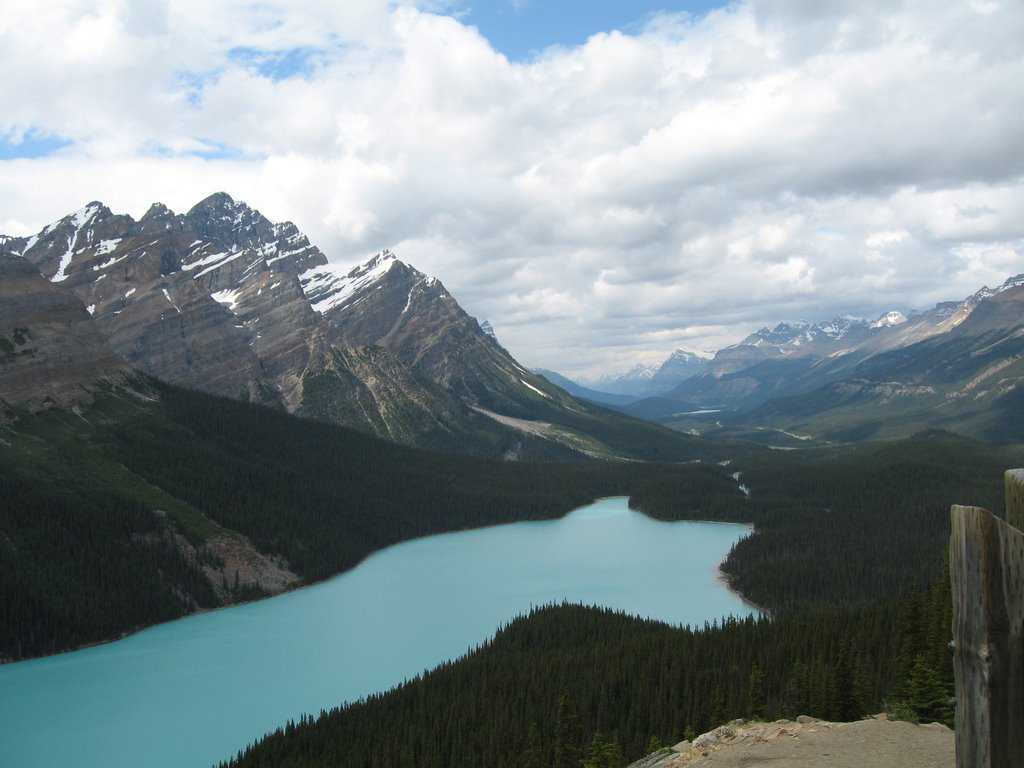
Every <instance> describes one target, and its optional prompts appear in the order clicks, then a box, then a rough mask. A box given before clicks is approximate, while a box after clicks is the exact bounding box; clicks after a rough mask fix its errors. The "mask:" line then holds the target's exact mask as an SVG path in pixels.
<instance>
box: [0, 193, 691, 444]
mask: <svg viewBox="0 0 1024 768" xmlns="http://www.w3.org/2000/svg"><path fill="white" fill-rule="evenodd" d="M4 242H5V248H7V249H8V250H10V251H11V252H13V253H16V254H19V255H21V256H23V257H24V258H25V259H27V260H28V261H30V262H31V263H32V264H34V265H35V266H36V267H37V268H38V269H39V271H40V272H41V273H42V274H43V275H44V276H45V277H47V278H49V280H50V281H51V283H53V284H54V285H59V286H61V287H62V288H66V289H68V290H70V291H72V292H74V294H76V295H77V296H78V297H79V298H80V299H81V301H82V302H83V303H84V304H85V306H86V307H87V309H88V312H89V313H90V314H91V315H92V318H93V322H94V325H95V327H96V329H97V330H98V331H99V333H100V334H101V335H102V336H103V337H104V338H105V339H106V340H107V341H108V342H109V344H110V346H111V347H112V349H113V350H114V351H115V352H116V353H117V354H118V355H120V356H122V357H123V358H124V359H125V360H127V362H128V363H129V364H130V365H131V366H132V367H133V368H135V369H136V370H139V371H142V372H144V373H147V374H150V375H153V376H156V377H158V378H160V379H162V380H164V381H168V382H170V383H173V384H176V385H180V386H187V387H192V388H196V389H201V390H203V391H206V392H209V393H212V394H217V395H226V396H228V397H232V398H235V399H240V400H245V401H250V402H256V403H261V404H265V405H270V406H273V407H277V408H281V409H284V410H287V411H289V412H292V413H297V414H299V415H308V416H312V417H315V418H322V419H328V420H331V421H334V422H336V423H339V424H344V425H348V426H352V427H356V428H359V429H362V430H364V431H367V432H370V433H372V434H376V435H379V436H382V437H387V438H389V439H392V440H396V441H398V442H402V443H405V444H410V445H421V446H425V447H433V448H440V449H444V450H456V451H471V452H477V453H486V454H490V455H507V456H537V457H541V456H547V457H554V456H565V457H568V456H571V455H574V454H575V455H577V456H578V455H580V453H581V452H583V453H590V454H597V455H606V456H611V455H619V454H618V453H617V452H618V451H622V450H625V451H626V452H625V453H624V454H621V455H623V456H624V457H628V458H645V457H651V456H658V457H671V458H689V457H690V456H691V455H692V453H693V446H692V445H691V444H689V443H688V442H687V440H686V438H681V437H680V436H678V435H673V434H671V433H668V432H664V431H659V430H657V429H656V428H649V427H638V426H637V425H634V424H629V423H627V422H625V421H623V420H622V419H621V417H618V416H615V415H612V414H607V413H604V412H601V411H599V410H595V409H592V408H590V407H589V406H583V405H581V404H580V403H578V402H577V401H576V400H574V399H573V398H572V397H571V396H569V395H567V394H566V393H565V392H564V391H562V390H560V389H558V388H557V387H554V386H553V385H551V384H550V383H549V382H547V381H546V380H545V379H543V378H542V377H539V376H536V375H534V374H532V373H529V372H528V371H526V370H524V369H523V368H522V366H520V365H519V364H518V363H517V362H516V361H515V360H514V359H513V358H512V357H511V355H509V354H508V352H507V351H506V350H505V349H503V348H502V347H501V345H500V344H498V343H497V341H496V340H495V339H494V337H493V333H487V332H486V331H484V330H483V329H482V328H481V326H480V324H479V323H478V322H477V321H476V320H475V319H474V318H472V317H470V316H469V315H468V314H466V313H465V312H464V311H463V310H462V308H461V307H460V306H459V305H458V302H456V301H455V299H454V298H453V297H452V296H451V294H449V293H448V291H447V290H445V288H444V286H443V285H442V284H441V282H440V281H438V280H436V279H435V278H432V277H428V276H426V275H423V274H422V273H420V272H418V271H417V270H415V269H414V268H412V267H411V266H409V265H407V264H404V263H403V262H401V261H399V260H398V259H397V257H395V256H394V254H392V253H390V252H388V251H384V252H382V253H380V254H378V255H377V256H375V257H373V258H371V259H370V260H369V261H367V262H366V263H364V264H362V265H359V266H357V267H356V268H354V269H351V270H348V271H344V270H340V269H338V268H337V267H334V266H332V265H330V264H329V263H328V261H327V257H326V256H325V255H324V254H323V253H322V252H321V251H320V250H319V249H317V248H316V247H315V246H313V245H311V244H310V242H309V240H308V238H306V237H305V235H303V234H302V233H301V232H299V230H298V229H297V228H296V227H295V226H294V225H293V224H291V223H290V222H285V223H279V224H275V223H272V222H270V221H269V220H268V219H266V218H265V217H264V216H262V215H261V214H260V213H259V212H257V211H254V210H253V209H251V208H249V207H248V206H246V205H245V204H244V203H241V202H236V201H235V200H233V199H232V198H231V197H229V196H228V195H226V194H224V193H218V194H215V195H212V196H210V197H208V198H206V199H205V200H203V201H201V202H200V203H198V204H197V205H196V206H194V207H193V208H192V209H191V210H190V211H188V212H187V213H186V214H183V215H178V214H174V213H173V212H171V211H170V210H168V209H167V208H166V207H165V206H163V205H160V204H155V205H153V206H152V207H151V208H150V209H149V211H147V213H146V214H145V215H144V216H143V217H142V218H141V219H140V220H139V221H137V222H136V221H134V220H133V219H132V218H131V217H128V216H123V215H115V214H113V213H112V212H111V211H110V210H109V209H108V208H106V207H105V206H103V205H102V204H100V203H95V202H94V203H90V204H89V205H87V206H86V207H84V208H83V209H81V210H80V211H77V212H75V213H73V214H70V215H69V216H66V217H64V218H62V219H61V220H59V221H57V222H55V223H53V224H51V225H49V226H47V227H45V228H44V229H43V230H42V231H40V232H39V233H38V234H37V235H35V236H33V237H31V238H5V240H4ZM510 419H511V420H512V421H510ZM510 424H512V425H518V426H521V427H522V428H521V429H516V428H515V427H514V426H510ZM622 429H626V430H628V431H632V432H636V431H637V430H641V431H642V430H644V429H646V430H648V433H647V434H648V436H649V437H650V440H649V441H647V440H636V439H633V438H629V439H620V437H619V434H618V433H619V432H621V431H622ZM527 435H532V436H534V438H535V437H536V436H538V435H539V436H541V437H542V438H543V439H542V440H540V441H538V440H536V439H531V440H525V439H524V437H525V436H527ZM648 442H650V443H651V444H652V445H653V446H654V447H653V448H651V447H650V446H648V445H647V443H648ZM613 446H615V447H613Z"/></svg>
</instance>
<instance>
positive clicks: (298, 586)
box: [0, 496, 771, 667]
mask: <svg viewBox="0 0 1024 768" xmlns="http://www.w3.org/2000/svg"><path fill="white" fill-rule="evenodd" d="M617 498H623V499H626V500H627V502H626V503H627V507H628V508H629V510H630V511H631V512H635V513H637V514H639V515H643V516H644V517H647V518H648V519H650V520H654V521H656V522H661V523H666V522H677V523H713V524H715V525H737V526H741V527H743V528H746V529H748V530H749V531H750V533H751V534H753V533H754V532H755V529H754V526H753V524H751V523H738V522H735V521H724V520H672V521H669V520H662V519H660V518H657V517H654V516H652V515H650V514H648V513H647V512H645V511H643V510H640V509H634V508H633V507H631V506H629V497H628V496H598V497H595V498H594V499H592V500H591V501H588V502H586V503H584V504H582V505H580V506H577V507H573V508H572V509H569V510H567V511H566V512H564V513H563V514H562V515H559V516H558V517H554V518H545V519H541V520H536V519H525V520H514V521H511V522H503V523H488V524H487V525H481V526H479V527H475V528H452V529H449V530H444V531H437V532H434V533H427V534H424V535H423V536H413V537H410V538H406V539H400V540H398V541H395V542H393V543H391V544H387V545H386V546H383V547H381V548H380V549H376V550H374V551H372V552H369V553H367V554H366V555H365V556H364V557H362V558H361V559H360V560H359V561H358V562H357V563H355V564H353V565H352V566H350V567H348V568H346V569H344V570H341V571H338V572H337V573H332V574H331V575H329V576H326V577H324V578H322V579H319V580H317V581H311V582H300V583H295V584H293V585H291V586H289V587H287V588H285V589H283V590H281V591H280V592H275V593H274V594H270V595H264V596H262V597H256V598H252V599H250V600H239V601H238V602H234V603H227V604H224V605H217V606H213V607H210V608H197V609H196V610H194V611H189V612H188V613H184V614H182V615H181V616H178V617H176V618H173V619H167V620H166V621H158V622H155V623H153V624H145V625H141V626H137V627H133V628H132V629H129V630H125V631H123V632H121V633H120V634H119V635H117V636H116V637H109V638H104V639H101V640H93V641H91V642H88V643H82V644H81V645H76V646H73V647H71V648H65V649H63V650H60V651H54V652H53V653H44V654H41V655H38V656H25V657H23V658H20V659H9V658H0V667H3V666H7V665H9V664H20V663H22V662H27V661H35V660H38V659H49V658H54V657H59V656H63V655H66V654H69V653H75V652H77V651H85V650H88V649H90V648H97V647H100V646H104V645H110V644H112V643H117V642H120V641H121V640H125V639H127V638H129V637H132V636H133V635H137V634H139V633H140V632H145V631H146V630H147V629H152V628H154V627H160V626H164V625H167V624H174V623H175V622H179V621H184V620H185V619H189V618H192V617H193V616H200V615H203V614H207V613H215V612H217V611H223V610H227V609H229V608H237V607H238V606H241V605H249V604H252V603H258V602H264V601H267V600H272V599H273V598H275V597H282V596H284V595H288V594H292V593H294V592H297V591H300V590H304V589H309V588H310V587H316V586H319V585H322V584H325V583H327V582H329V581H331V580H333V579H336V578H338V577H340V576H344V575H345V574H347V573H351V572H352V571H354V570H355V569H356V568H358V567H360V566H361V565H363V564H364V563H365V562H366V561H367V560H369V559H370V558H372V557H374V556H375V555H377V554H378V553H380V552H383V551H384V550H386V549H388V548H390V547H396V546H398V545H400V544H405V543H408V542H411V541H418V540H421V539H426V538H430V537H431V536H447V535H450V534H453V533H460V532H466V531H484V530H487V529H489V528H498V527H501V526H505V525H518V524H520V523H542V522H551V521H553V520H559V519H563V518H565V517H567V516H568V515H571V514H572V513H573V512H575V511H577V510H579V509H585V508H586V507H588V506H590V505H592V504H597V503H598V502H601V501H607V500H609V499H617ZM724 564H725V560H722V562H721V563H719V564H718V567H717V575H716V581H717V582H718V583H720V584H722V586H723V587H725V589H727V590H728V591H729V592H731V593H732V594H733V595H735V596H736V597H737V598H739V599H740V600H741V601H742V602H743V603H744V604H745V605H747V606H749V607H751V608H754V609H755V610H757V611H759V612H760V613H762V614H764V615H765V616H768V617H769V618H771V612H770V611H768V610H766V609H765V608H763V607H761V606H759V605H757V604H756V603H754V602H753V601H751V600H749V599H748V598H747V597H746V596H745V595H744V594H743V593H742V592H740V591H739V590H737V589H735V588H734V587H733V586H732V584H731V582H730V580H729V578H730V577H729V575H728V574H727V573H725V571H723V570H722V565H724Z"/></svg>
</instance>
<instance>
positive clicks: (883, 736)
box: [631, 717, 956, 768]
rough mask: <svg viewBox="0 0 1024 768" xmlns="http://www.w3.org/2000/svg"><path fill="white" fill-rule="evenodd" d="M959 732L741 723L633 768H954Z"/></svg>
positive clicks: (865, 723) (868, 723)
mask: <svg viewBox="0 0 1024 768" xmlns="http://www.w3.org/2000/svg"><path fill="white" fill-rule="evenodd" d="M955 765H956V758H955V747H954V741H953V732H952V731H951V730H950V729H949V728H947V727H946V726H944V725H938V724H929V725H914V724H912V723H906V722H902V721H894V720H893V721H891V720H885V719H880V718H879V719H870V720H860V721H858V722H854V723H829V722H826V721H823V720H815V719H814V718H810V717H801V718H798V721H796V722H793V721H789V720H778V721H776V722H774V723H757V722H745V721H740V720H735V721H733V722H731V723H729V724H728V725H723V726H721V727H719V728H716V729H715V730H713V731H710V732H708V733H705V734H703V735H701V736H698V737H697V738H696V739H694V740H693V742H692V743H691V742H688V741H684V742H681V743H680V744H677V745H676V746H675V747H673V748H672V753H671V754H668V755H664V756H661V757H649V758H646V759H645V760H641V761H638V762H637V763H634V764H633V766H631V768H634V767H635V768H682V767H683V766H687V767H689V766H693V767H694V768H696V766H710V768H758V767H759V766H764V767H765V768H954V766H955Z"/></svg>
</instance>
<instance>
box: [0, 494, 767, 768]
mask: <svg viewBox="0 0 1024 768" xmlns="http://www.w3.org/2000/svg"><path fill="white" fill-rule="evenodd" d="M747 533H748V530H747V529H746V528H743V527H741V526H735V525H724V524H718V523H662V522H657V521H654V520H651V519H650V518H647V517H645V516H644V515H641V514H639V513H636V512H631V511H629V509H628V508H627V505H626V499H624V498H613V499H603V500H601V501H598V502H596V503H595V504H593V505H591V506H588V507H584V508H582V509H578V510H576V511H574V512H572V513H570V514H569V515H567V516H566V517H564V518H562V519H560V520H555V521H550V522H534V523H516V524H513V525H504V526H498V527H493V528H485V529H480V530H475V531H466V532H460V533H452V534H444V535H439V536H432V537H429V538H424V539H417V540H415V541H409V542H406V543H403V544H399V545H397V546H394V547H390V548H388V549H386V550H382V551H380V552H378V553H376V554H374V555H373V556H371V557H369V558H368V559H367V560H365V561H364V562H363V563H362V564H361V565H360V566H359V567H357V568H356V569H354V570H352V571H349V572H348V573H345V574H342V575H341V576H338V577H335V578H333V579H331V580H329V581H327V582H324V583H322V584H318V585H316V586H313V587H309V588H307V589H301V590H297V591H295V592H291V593H288V594H285V595H281V596H279V597H275V598H271V599H269V600H262V601H260V602H256V603H251V604H248V605H242V606H237V607H233V608H229V609H224V610H219V611H213V612H210V613H205V614H201V615H198V616H191V617H189V618H186V619H182V620H180V621H175V622H171V623H168V624H162V625H160V626H157V627H152V628H150V629H147V630H145V631H142V632H139V633H137V634H135V635H132V636H131V637H128V638H126V639H124V640H120V641H118V642H116V643H110V644H107V645H102V646H96V647H93V648H88V649H85V650H81V651H75V652H73V653H66V654H61V655H59V656H52V657H49V658H45V659H37V660H32V661H26V662H20V663H18V664H9V665H6V666H0V766H3V768H8V767H9V768H58V767H60V768H79V767H80V768H92V767H93V766H95V767H96V768H100V767H102V768H122V767H123V768H129V767H130V768H149V767H153V768H164V767H166V768H172V767H173V768H190V767H192V766H194V767H195V768H206V767H207V766H210V765H212V764H214V763H216V762H218V761H220V760H223V759H227V758H229V757H231V756H232V755H234V754H235V753H236V752H237V751H238V750H239V749H240V748H242V747H244V746H245V745H246V744H248V743H250V742H252V741H253V740H255V739H256V738H258V737H259V736H261V735H262V734H264V733H266V732H267V731H271V730H273V729H274V728H276V727H277V726H279V725H282V724H283V723H285V722H286V721H287V720H289V719H298V718H299V716H300V715H302V714H303V713H318V712H319V711H320V710H321V709H329V708H331V707H334V706H337V705H338V704H341V703H342V702H345V701H353V700H356V699H358V698H359V697H361V696H363V695H366V694H368V693H373V692H376V691H382V690H387V689H388V688H391V687H393V686H394V685H397V684H399V683H401V682H402V681H404V680H407V679H410V678H412V677H415V676H416V675H418V674H420V673H421V672H423V671H424V670H426V669H430V668H433V667H434V666H436V665H438V664H439V663H441V662H443V661H445V660H448V659H453V658H457V657H459V656H461V655H463V654H464V653H466V652H467V651H468V650H470V649H471V648H474V647H476V646H477V645H478V644H479V643H481V642H483V641H485V640H486V639H488V638H489V637H491V636H492V635H493V634H494V632H495V630H496V629H497V628H498V626H499V625H501V624H502V623H505V622H507V621H509V620H510V619H512V618H514V617H516V616H518V615H521V614H525V613H527V612H529V610H530V608H531V607H533V606H540V605H546V604H548V603H552V602H562V601H563V600H568V601H571V602H577V603H584V604H588V605H600V606H607V607H610V608H615V609H619V610H623V611H626V612H627V613H630V614H636V615H639V616H645V617H651V618H655V619H660V620H662V621H666V622H669V623H672V624H679V625H686V624H697V625H702V624H703V623H704V622H705V621H711V620H715V619H720V618H721V617H722V616H725V615H735V616H747V615H750V614H751V613H754V612H755V611H754V609H752V608H751V607H750V606H748V605H746V604H745V603H743V602H742V601H741V600H740V599H739V598H738V597H737V596H736V595H735V594H733V593H731V592H730V591H729V590H728V589H726V587H725V586H724V585H723V584H722V582H720V581H719V580H718V575H719V574H718V564H719V563H720V562H721V561H722V560H723V559H724V558H725V555H726V554H727V553H728V551H729V548H730V547H731V546H732V545H733V544H734V543H735V542H736V541H738V540H739V539H740V538H741V537H743V536H745V535H746V534H747Z"/></svg>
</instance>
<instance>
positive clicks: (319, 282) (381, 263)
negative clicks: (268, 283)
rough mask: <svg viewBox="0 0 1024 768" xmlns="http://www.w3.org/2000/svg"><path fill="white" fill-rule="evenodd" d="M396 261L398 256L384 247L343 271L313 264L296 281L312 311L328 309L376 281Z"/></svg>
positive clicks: (340, 268) (326, 310)
mask: <svg viewBox="0 0 1024 768" xmlns="http://www.w3.org/2000/svg"><path fill="white" fill-rule="evenodd" d="M398 263H399V261H398V257H396V256H395V255H394V254H393V253H391V251H388V250H385V251H381V252H380V253H379V254H377V255H376V256H374V257H373V258H372V259H370V260H369V261H368V262H366V263H365V264H360V265H359V266H358V267H356V268H355V269H351V270H349V271H348V272H344V273H343V269H344V268H342V267H335V266H331V265H329V264H328V265H326V266H322V267H313V268H312V269H310V270H307V271H306V272H303V273H302V274H301V275H299V283H300V284H301V285H302V291H303V293H305V294H306V299H307V300H308V301H309V303H310V305H311V306H312V307H313V309H314V311H316V312H320V313H324V312H329V311H330V310H332V309H334V308H335V307H339V306H341V305H342V304H344V303H345V302H346V301H348V300H349V299H351V298H352V296H354V295H355V294H357V293H359V292H360V291H362V290H363V289H365V288H367V287H368V286H371V285H373V284H374V283H376V282H377V281H378V280H380V279H381V278H382V277H383V276H384V275H386V274H387V273H388V272H389V271H391V268H392V267H394V266H395V264H398Z"/></svg>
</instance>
